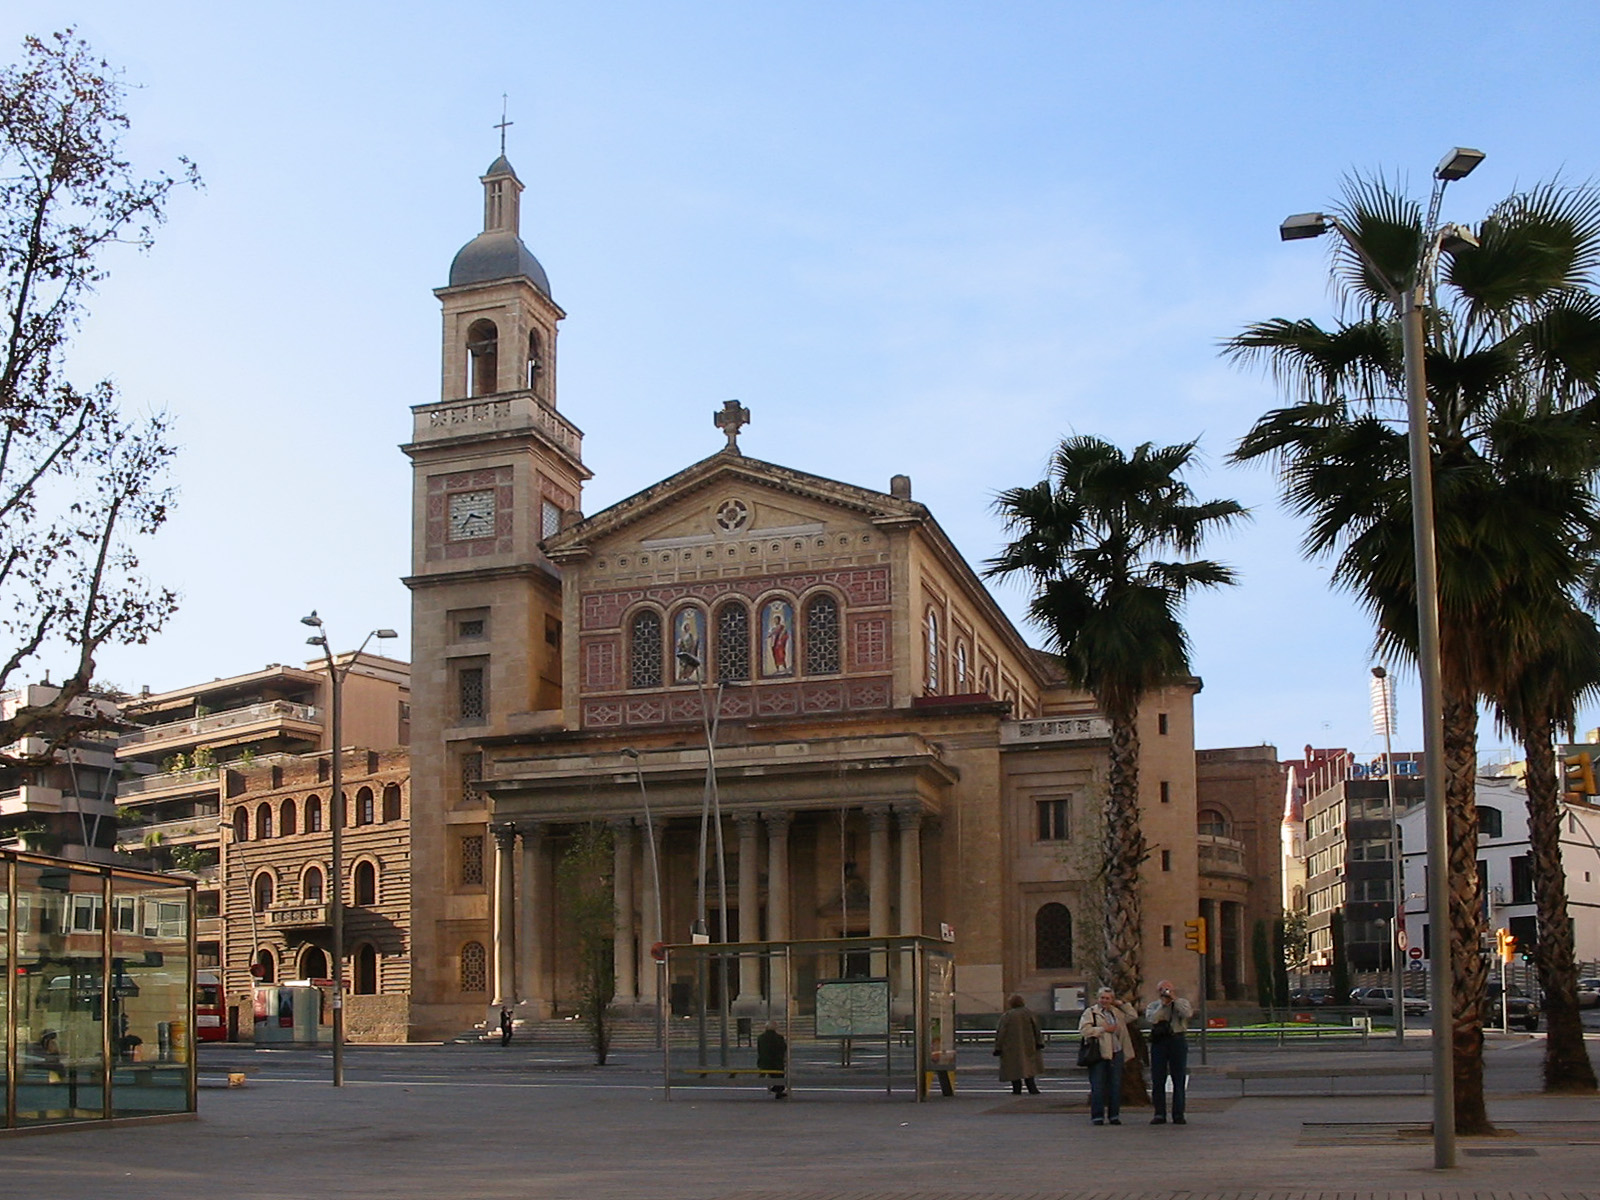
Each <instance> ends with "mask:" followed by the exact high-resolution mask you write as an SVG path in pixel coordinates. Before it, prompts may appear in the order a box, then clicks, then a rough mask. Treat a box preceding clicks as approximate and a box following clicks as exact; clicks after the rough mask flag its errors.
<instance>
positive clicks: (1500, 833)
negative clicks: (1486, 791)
mask: <svg viewBox="0 0 1600 1200" xmlns="http://www.w3.org/2000/svg"><path fill="white" fill-rule="evenodd" d="M1477 807H1478V834H1479V836H1480V837H1492V838H1497V837H1504V836H1505V828H1506V825H1505V818H1504V817H1502V816H1501V815H1500V810H1499V809H1498V808H1493V807H1491V806H1489V805H1487V804H1480V805H1478V806H1477Z"/></svg>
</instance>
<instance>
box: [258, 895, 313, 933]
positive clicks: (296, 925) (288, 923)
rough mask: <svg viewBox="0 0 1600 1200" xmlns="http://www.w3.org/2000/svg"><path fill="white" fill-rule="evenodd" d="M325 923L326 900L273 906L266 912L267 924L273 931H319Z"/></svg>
mask: <svg viewBox="0 0 1600 1200" xmlns="http://www.w3.org/2000/svg"><path fill="white" fill-rule="evenodd" d="M327 923H328V902H327V901H326V900H312V901H301V902H297V903H294V904H282V905H276V904H275V905H273V906H272V907H271V908H269V909H268V910H267V924H268V925H270V926H271V927H272V928H274V929H320V928H322V927H323V926H324V925H326V924H327Z"/></svg>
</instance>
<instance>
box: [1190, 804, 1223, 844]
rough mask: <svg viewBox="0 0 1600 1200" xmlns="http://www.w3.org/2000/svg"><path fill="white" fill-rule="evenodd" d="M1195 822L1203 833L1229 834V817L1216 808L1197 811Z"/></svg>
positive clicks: (1217, 835) (1214, 834)
mask: <svg viewBox="0 0 1600 1200" xmlns="http://www.w3.org/2000/svg"><path fill="white" fill-rule="evenodd" d="M1195 824H1196V825H1197V826H1198V827H1199V830H1200V832H1201V833H1203V834H1206V835H1208V836H1210V837H1227V836H1228V818H1226V817H1225V816H1223V815H1222V814H1221V813H1220V812H1218V811H1217V810H1216V809H1214V808H1202V809H1201V810H1200V811H1199V812H1198V813H1196V814H1195Z"/></svg>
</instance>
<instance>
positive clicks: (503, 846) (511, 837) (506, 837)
mask: <svg viewBox="0 0 1600 1200" xmlns="http://www.w3.org/2000/svg"><path fill="white" fill-rule="evenodd" d="M489 832H490V833H492V834H494V844H495V847H496V848H497V849H500V850H510V849H511V848H512V846H514V845H515V844H516V841H517V827H516V826H515V825H514V824H512V823H511V822H510V821H502V822H500V823H499V824H497V825H491V826H489Z"/></svg>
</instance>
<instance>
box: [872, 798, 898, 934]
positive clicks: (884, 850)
mask: <svg viewBox="0 0 1600 1200" xmlns="http://www.w3.org/2000/svg"><path fill="white" fill-rule="evenodd" d="M866 814H867V932H868V933H869V934H870V935H871V936H873V937H887V936H888V935H889V933H890V932H892V931H891V929H890V926H889V806H888V805H887V804H873V805H869V806H868V807H867V809H866Z"/></svg>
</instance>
